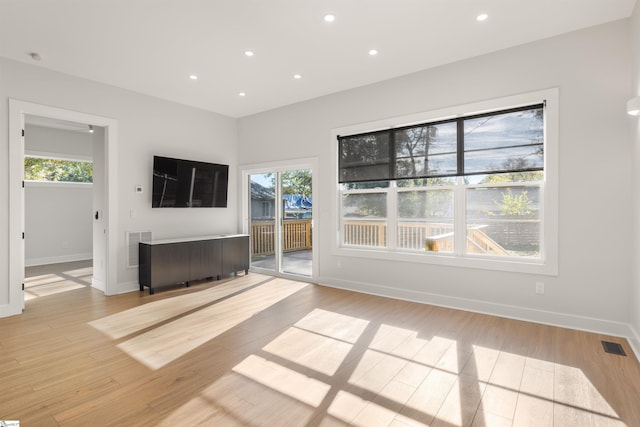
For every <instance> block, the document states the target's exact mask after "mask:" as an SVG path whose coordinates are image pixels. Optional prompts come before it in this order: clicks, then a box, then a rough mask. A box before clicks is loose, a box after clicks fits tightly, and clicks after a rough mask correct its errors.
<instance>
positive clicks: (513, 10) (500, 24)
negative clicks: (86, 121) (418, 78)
mask: <svg viewBox="0 0 640 427" xmlns="http://www.w3.org/2000/svg"><path fill="white" fill-rule="evenodd" d="M634 5H635V0H0V56H3V57H6V58H10V59H14V60H17V61H23V62H28V63H31V64H34V65H37V66H41V67H45V68H49V69H52V70H56V71H61V72H64V73H68V74H72V75H75V76H79V77H83V78H87V79H91V80H95V81H99V82H103V83H107V84H110V85H114V86H119V87H122V88H126V89H129V90H133V91H137V92H141V93H144V94H148V95H153V96H156V97H159V98H164V99H168V100H172V101H176V102H179V103H183V104H187V105H191V106H195V107H199V108H203V109H206V110H209V111H214V112H217V113H221V114H225V115H228V116H231V117H242V116H246V115H249V114H253V113H257V112H261V111H265V110H269V109H272V108H276V107H280V106H283V105H287V104H291V103H294V102H298V101H302V100H306V99H311V98H315V97H318V96H322V95H326V94H329V93H333V92H337V91H341V90H345V89H349V88H353V87H358V86H362V85H366V84H369V83H374V82H378V81H381V80H385V79H389V78H392V77H396V76H401V75H405V74H408V73H412V72H415V71H419V70H422V69H427V68H431V67H435V66H438V65H442V64H446V63H450V62H453V61H457V60H461V59H464V58H469V57H473V56H477V55H481V54H484V53H488V52H492V51H496V50H499V49H504V48H507V47H510V46H515V45H519V44H522V43H527V42H531V41H534V40H538V39H542V38H547V37H551V36H554V35H557V34H561V33H565V32H569V31H573V30H577V29H580V28H585V27H589V26H593V25H597V24H601V23H605V22H609V21H613V20H617V19H621V18H626V17H629V16H630V15H631V13H632V10H633V7H634ZM482 12H484V13H487V14H488V15H489V18H488V19H487V20H486V21H484V22H477V21H476V16H477V15H478V14H479V13H482ZM327 13H332V14H335V16H336V19H335V21H334V22H333V23H327V22H325V21H324V20H323V16H324V15H325V14H327ZM372 48H375V49H377V50H378V51H379V54H378V55H377V56H374V57H372V56H369V54H368V51H369V50H370V49H372ZM246 50H252V51H254V52H255V55H254V56H253V57H251V58H249V57H246V56H245V55H244V51H246ZM31 52H37V53H39V54H40V55H41V57H42V58H41V60H40V61H34V60H33V59H32V58H31V57H30V55H29V54H30V53H31ZM191 73H194V74H197V75H198V77H199V78H198V80H196V81H193V80H190V79H189V78H188V76H189V74H191ZM296 73H299V74H301V75H302V78H301V79H298V80H295V79H294V78H293V75H294V74H296ZM240 92H245V93H246V96H244V97H240V96H239V95H238V94H239V93H240Z"/></svg>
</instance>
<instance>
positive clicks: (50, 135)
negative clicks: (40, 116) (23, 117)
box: [24, 125, 93, 160]
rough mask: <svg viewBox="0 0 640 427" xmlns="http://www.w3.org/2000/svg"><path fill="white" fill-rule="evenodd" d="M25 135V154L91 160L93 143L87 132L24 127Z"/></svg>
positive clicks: (31, 126)
mask: <svg viewBox="0 0 640 427" xmlns="http://www.w3.org/2000/svg"><path fill="white" fill-rule="evenodd" d="M25 135H26V137H25V141H24V144H25V146H24V151H25V153H26V154H32V155H59V156H62V157H65V158H69V159H74V160H76V159H77V160H91V159H92V158H93V141H92V135H91V134H90V133H89V132H84V133H83V132H74V131H70V130H64V129H55V128H49V127H43V126H34V125H26V126H25Z"/></svg>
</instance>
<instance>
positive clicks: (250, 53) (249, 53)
mask: <svg viewBox="0 0 640 427" xmlns="http://www.w3.org/2000/svg"><path fill="white" fill-rule="evenodd" d="M253 55H254V53H253V51H252V50H245V51H244V56H253Z"/></svg>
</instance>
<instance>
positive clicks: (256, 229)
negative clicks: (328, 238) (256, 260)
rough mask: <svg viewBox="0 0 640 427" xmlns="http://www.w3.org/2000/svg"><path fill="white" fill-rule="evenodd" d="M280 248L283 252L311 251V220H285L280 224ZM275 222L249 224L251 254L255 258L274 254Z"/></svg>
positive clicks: (253, 222)
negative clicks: (281, 247)
mask: <svg viewBox="0 0 640 427" xmlns="http://www.w3.org/2000/svg"><path fill="white" fill-rule="evenodd" d="M282 227H283V229H282V231H283V236H282V246H283V251H284V252H294V251H301V250H308V249H311V220H310V219H285V220H284V221H283V223H282ZM275 247H276V246H275V222H274V221H252V222H251V253H252V255H255V256H262V255H271V254H273V253H274V252H275Z"/></svg>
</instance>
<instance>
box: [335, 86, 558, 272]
mask: <svg viewBox="0 0 640 427" xmlns="http://www.w3.org/2000/svg"><path fill="white" fill-rule="evenodd" d="M540 102H545V103H546V106H545V129H544V131H545V149H544V156H545V162H544V164H545V170H544V172H545V183H544V186H543V187H542V197H541V215H540V224H541V237H542V238H541V248H540V254H541V255H540V258H537V259H519V258H508V259H506V258H497V257H493V256H492V257H490V258H488V257H485V256H482V255H477V256H471V255H465V257H460V256H459V255H456V254H446V253H424V252H420V253H412V252H395V251H394V252H392V251H389V250H387V249H386V248H380V249H378V248H375V249H374V248H351V247H342V246H341V243H340V229H341V226H342V218H341V215H340V188H339V184H338V144H337V142H336V141H337V138H338V136H339V135H348V134H357V133H364V132H370V131H374V130H382V129H389V128H395V127H400V126H408V125H412V124H417V123H424V122H428V121H436V120H444V119H449V118H457V117H462V116H468V115H473V114H480V113H483V112H490V111H495V110H502V109H508V108H512V107H519V106H525V105H530V104H535V103H540ZM559 107H560V106H559V90H558V89H557V88H551V89H545V90H540V91H536V92H529V93H524V94H518V95H512V96H506V97H502V98H496V99H491V100H486V101H479V102H474V103H470V104H466V105H460V106H455V107H447V108H443V109H439V110H434V111H428V112H423V113H417V114H412V115H409V116H402V117H393V118H389V119H384V120H378V121H373V122H368V123H361V124H356V125H352V126H345V127H340V128H336V129H332V130H331V144H330V147H331V159H332V160H331V161H332V177H333V180H334V181H333V182H334V183H335V187H334V188H335V192H334V194H335V197H333V198H332V202H331V212H332V215H331V221H332V228H333V230H335V232H336V234H335V238H334V239H332V242H331V246H332V248H331V249H332V254H333V255H335V256H348V257H359V258H370V259H383V260H391V261H402V262H417V263H425V264H437V265H445V266H452V267H463V268H479V269H486V270H497V271H509V272H518V273H530V274H540V275H547V276H557V275H558V164H559V162H558V155H559V110H560V108H559ZM456 197H457V196H456ZM455 202H456V203H458V202H459V200H458V198H456V200H455ZM460 207H461V209H456V210H455V211H456V212H457V213H456V215H464V212H465V211H466V209H465V208H466V207H465V206H460ZM387 215H389V213H387ZM457 219H458V218H456V220H457ZM391 228H393V227H389V229H391ZM458 234H459V235H461V236H460V237H459V239H461V238H463V236H462V235H463V234H464V233H458ZM456 246H457V247H460V246H459V242H458V241H456Z"/></svg>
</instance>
